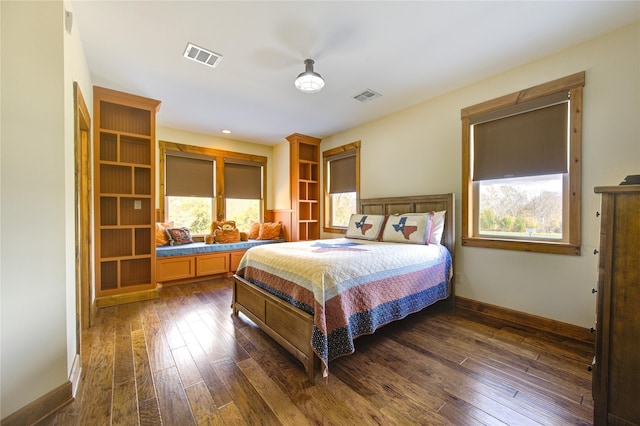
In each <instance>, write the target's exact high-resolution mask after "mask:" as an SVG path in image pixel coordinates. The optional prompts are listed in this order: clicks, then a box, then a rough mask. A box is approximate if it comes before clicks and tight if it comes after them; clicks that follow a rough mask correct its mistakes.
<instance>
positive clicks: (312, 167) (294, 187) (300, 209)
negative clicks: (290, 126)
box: [287, 133, 321, 241]
mask: <svg viewBox="0 0 640 426" xmlns="http://www.w3.org/2000/svg"><path fill="white" fill-rule="evenodd" d="M287 140H288V141H289V143H290V151H289V152H290V180H291V209H292V210H293V212H292V218H291V241H299V240H315V239H318V238H320V204H319V203H320V141H321V140H320V139H318V138H314V137H311V136H306V135H301V134H299V133H294V134H292V135H289V136H287Z"/></svg>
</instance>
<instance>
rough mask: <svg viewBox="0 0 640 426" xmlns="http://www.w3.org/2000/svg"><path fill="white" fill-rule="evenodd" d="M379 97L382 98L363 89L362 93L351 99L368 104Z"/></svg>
mask: <svg viewBox="0 0 640 426" xmlns="http://www.w3.org/2000/svg"><path fill="white" fill-rule="evenodd" d="M380 96H382V95H381V94H380V93H377V92H374V91H373V90H371V89H365V91H364V92H362V93H358V94H357V95H355V96H354V97H353V99H355V100H356V101H360V102H370V101H372V100H374V99H377V98H379V97H380Z"/></svg>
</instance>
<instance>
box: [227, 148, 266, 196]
mask: <svg viewBox="0 0 640 426" xmlns="http://www.w3.org/2000/svg"><path fill="white" fill-rule="evenodd" d="M248 163H249V162H241V161H234V160H228V159H226V158H225V161H224V196H225V198H241V199H249V200H260V199H262V164H258V163H251V164H248Z"/></svg>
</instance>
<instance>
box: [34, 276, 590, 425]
mask: <svg viewBox="0 0 640 426" xmlns="http://www.w3.org/2000/svg"><path fill="white" fill-rule="evenodd" d="M160 294H161V297H160V298H159V299H155V300H149V301H144V302H136V303H131V304H127V305H120V306H113V307H109V308H103V309H100V310H99V313H98V317H97V321H96V323H97V324H96V326H95V327H92V328H91V329H89V330H87V331H86V332H85V334H84V335H83V371H82V381H81V384H80V386H79V388H78V392H77V395H76V399H75V401H74V402H73V403H71V404H70V405H68V406H66V407H64V408H63V409H61V410H60V411H59V412H58V413H56V414H55V415H52V416H50V417H48V418H46V419H44V420H43V421H41V422H40V424H41V425H109V424H113V425H137V424H141V425H159V424H164V425H180V426H184V425H192V424H197V425H209V424H212V425H216V424H220V425H223V424H224V425H234V424H242V425H245V424H247V425H257V424H263V425H296V426H297V425H307V424H311V425H319V424H322V425H361V424H362V425H371V424H380V425H394V424H397V425H410V424H420V425H439V424H446V425H482V424H485V425H534V424H536V425H537V424H543V425H588V424H591V422H592V417H593V400H592V398H591V373H589V372H588V371H587V366H588V364H589V363H590V361H591V359H592V357H593V348H592V347H591V345H589V344H586V343H583V342H576V341H570V340H566V339H561V338H558V337H555V336H551V335H548V334H544V333H540V332H536V331H534V330H530V329H526V328H523V327H518V326H514V325H510V324H507V323H504V322H501V321H497V320H491V319H486V318H479V317H476V316H475V315H474V314H471V313H468V312H465V311H460V310H455V311H453V310H449V309H447V308H446V307H445V306H439V305H437V306H434V307H431V308H427V309H426V310H424V311H422V312H419V313H416V314H413V315H411V316H409V317H408V318H406V319H404V320H403V321H400V322H396V323H393V324H389V325H387V326H385V327H383V328H381V329H379V330H378V331H377V332H376V333H375V334H374V335H371V336H363V337H360V338H359V339H358V340H356V353H355V354H353V355H350V356H346V357H342V358H339V359H336V360H334V361H332V362H331V363H330V371H329V373H330V374H329V377H328V379H327V380H324V379H322V377H321V374H320V371H317V375H316V383H315V384H313V385H312V384H310V383H308V382H307V380H306V375H305V372H304V370H303V368H302V365H301V364H299V363H298V362H297V361H296V360H295V359H294V358H293V357H292V356H290V355H289V354H288V353H287V352H285V351H284V350H283V349H281V348H280V347H279V346H278V345H277V344H276V343H275V342H274V341H273V340H271V339H270V338H269V337H268V336H266V335H265V334H264V333H262V332H261V331H260V330H259V329H258V328H256V326H255V325H254V324H253V323H251V322H250V321H249V320H248V319H246V317H243V316H242V315H241V316H240V317H234V316H232V315H231V309H230V303H231V280H230V279H217V280H209V281H204V282H200V283H193V284H184V285H180V286H174V287H168V288H165V289H162V290H161V292H160Z"/></svg>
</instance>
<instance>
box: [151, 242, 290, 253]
mask: <svg viewBox="0 0 640 426" xmlns="http://www.w3.org/2000/svg"><path fill="white" fill-rule="evenodd" d="M284 241H285V240H248V241H240V242H239V243H228V244H205V243H189V244H183V245H179V246H161V247H156V257H170V256H188V255H193V254H206V253H218V252H223V251H233V250H246V249H248V248H251V247H255V246H259V245H262V244H273V243H283V242H284Z"/></svg>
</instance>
